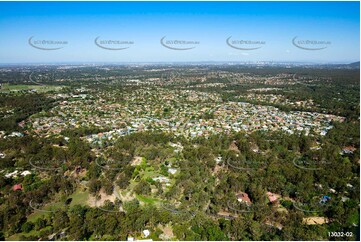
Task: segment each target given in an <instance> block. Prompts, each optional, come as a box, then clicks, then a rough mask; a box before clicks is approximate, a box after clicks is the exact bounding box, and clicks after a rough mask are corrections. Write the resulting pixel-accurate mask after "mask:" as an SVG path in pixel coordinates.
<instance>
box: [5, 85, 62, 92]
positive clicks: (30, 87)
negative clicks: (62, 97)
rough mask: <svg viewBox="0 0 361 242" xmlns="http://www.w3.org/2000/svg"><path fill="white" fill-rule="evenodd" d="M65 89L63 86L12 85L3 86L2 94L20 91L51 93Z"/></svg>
mask: <svg viewBox="0 0 361 242" xmlns="http://www.w3.org/2000/svg"><path fill="white" fill-rule="evenodd" d="M61 88H63V86H49V85H10V84H3V85H2V87H1V89H0V92H2V93H7V92H19V91H30V90H36V92H38V93H43V92H49V91H57V90H60V89H61Z"/></svg>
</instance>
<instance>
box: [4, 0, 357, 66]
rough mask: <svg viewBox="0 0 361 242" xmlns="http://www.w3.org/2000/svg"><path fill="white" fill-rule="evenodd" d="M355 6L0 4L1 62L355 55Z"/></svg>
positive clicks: (347, 58)
mask: <svg viewBox="0 0 361 242" xmlns="http://www.w3.org/2000/svg"><path fill="white" fill-rule="evenodd" d="M359 8H360V3H359V2H356V1H353V2H0V33H1V38H0V53H1V56H0V63H1V64H6V63H14V64H16V63H19V64H20V63H44V64H45V63H122V62H124V63H152V62H154V63H170V62H174V63H177V62H179V63H182V62H224V63H227V62H229V63H236V62H250V63H256V62H275V63H277V62H304V63H352V62H357V61H359V60H360V37H359V36H360V12H359Z"/></svg>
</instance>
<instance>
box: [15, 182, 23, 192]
mask: <svg viewBox="0 0 361 242" xmlns="http://www.w3.org/2000/svg"><path fill="white" fill-rule="evenodd" d="M19 190H20V191H22V190H23V186H22V185H21V184H16V185H14V186H13V191H19Z"/></svg>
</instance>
